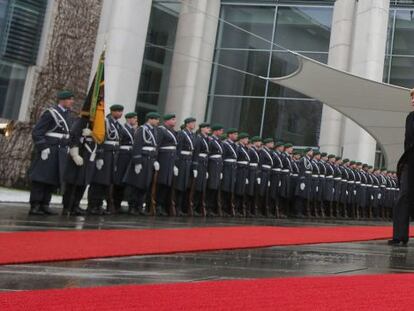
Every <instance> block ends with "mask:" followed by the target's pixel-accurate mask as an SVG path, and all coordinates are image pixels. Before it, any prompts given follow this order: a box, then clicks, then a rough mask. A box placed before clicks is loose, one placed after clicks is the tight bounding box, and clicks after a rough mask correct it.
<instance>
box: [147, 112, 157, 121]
mask: <svg viewBox="0 0 414 311" xmlns="http://www.w3.org/2000/svg"><path fill="white" fill-rule="evenodd" d="M160 118H161V115H160V114H159V113H158V112H154V111H152V112H148V113H147V114H146V115H145V120H146V121H147V120H149V119H160Z"/></svg>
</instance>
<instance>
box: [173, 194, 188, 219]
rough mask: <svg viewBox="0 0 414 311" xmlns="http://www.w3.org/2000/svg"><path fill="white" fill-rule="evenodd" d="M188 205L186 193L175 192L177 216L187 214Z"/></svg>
mask: <svg viewBox="0 0 414 311" xmlns="http://www.w3.org/2000/svg"><path fill="white" fill-rule="evenodd" d="M188 204H189V202H188V195H187V191H179V190H175V209H176V212H177V215H180V214H183V213H188Z"/></svg>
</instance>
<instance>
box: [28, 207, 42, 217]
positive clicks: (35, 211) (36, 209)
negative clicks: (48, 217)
mask: <svg viewBox="0 0 414 311" xmlns="http://www.w3.org/2000/svg"><path fill="white" fill-rule="evenodd" d="M44 214H45V213H44V212H43V211H42V210H41V209H40V207H39V205H32V206H31V207H30V211H29V215H44Z"/></svg>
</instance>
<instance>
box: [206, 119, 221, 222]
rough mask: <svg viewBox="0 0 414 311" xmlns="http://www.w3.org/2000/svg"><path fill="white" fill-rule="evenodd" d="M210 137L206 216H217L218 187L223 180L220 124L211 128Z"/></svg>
mask: <svg viewBox="0 0 414 311" xmlns="http://www.w3.org/2000/svg"><path fill="white" fill-rule="evenodd" d="M211 130H212V131H213V134H212V135H211V139H210V144H209V149H210V154H209V157H208V183H207V189H208V191H207V193H208V195H207V198H208V200H207V201H208V202H207V216H217V215H220V214H221V206H220V204H221V202H220V196H219V191H220V185H221V180H222V179H223V145H222V141H221V140H220V136H221V135H222V134H223V131H224V128H223V126H222V125H221V124H215V125H213V126H212V127H211Z"/></svg>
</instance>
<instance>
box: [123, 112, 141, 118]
mask: <svg viewBox="0 0 414 311" xmlns="http://www.w3.org/2000/svg"><path fill="white" fill-rule="evenodd" d="M137 115H138V114H137V113H136V112H128V113H127V114H126V115H125V119H131V118H135V117H136V116H137Z"/></svg>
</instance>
